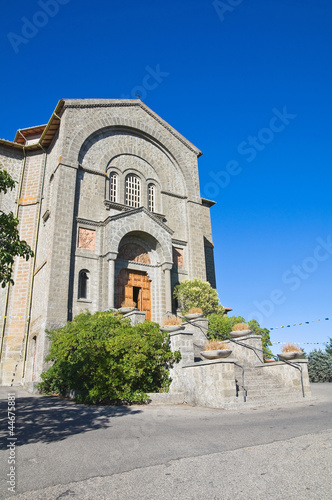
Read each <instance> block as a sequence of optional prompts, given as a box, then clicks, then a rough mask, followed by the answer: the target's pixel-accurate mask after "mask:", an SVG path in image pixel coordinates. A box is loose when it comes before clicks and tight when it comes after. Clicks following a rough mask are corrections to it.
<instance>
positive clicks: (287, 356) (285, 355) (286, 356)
mask: <svg viewBox="0 0 332 500" xmlns="http://www.w3.org/2000/svg"><path fill="white" fill-rule="evenodd" d="M303 356H304V352H282V353H280V354H278V358H279V359H281V361H290V360H291V359H301V358H303Z"/></svg>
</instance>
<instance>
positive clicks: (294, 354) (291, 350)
mask: <svg viewBox="0 0 332 500" xmlns="http://www.w3.org/2000/svg"><path fill="white" fill-rule="evenodd" d="M303 356H304V352H303V351H302V349H301V348H300V347H299V346H298V345H297V344H292V342H288V343H287V344H284V345H283V346H282V348H281V354H278V358H279V359H281V360H282V361H288V360H289V359H300V358H303Z"/></svg>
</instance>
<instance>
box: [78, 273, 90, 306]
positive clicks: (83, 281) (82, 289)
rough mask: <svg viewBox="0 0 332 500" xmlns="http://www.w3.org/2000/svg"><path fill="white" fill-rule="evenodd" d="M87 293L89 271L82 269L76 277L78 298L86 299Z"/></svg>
mask: <svg viewBox="0 0 332 500" xmlns="http://www.w3.org/2000/svg"><path fill="white" fill-rule="evenodd" d="M88 293H89V271H86V270H85V269H83V270H82V271H80V274H79V277H78V298H79V299H87V298H88Z"/></svg>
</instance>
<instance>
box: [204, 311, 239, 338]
mask: <svg viewBox="0 0 332 500" xmlns="http://www.w3.org/2000/svg"><path fill="white" fill-rule="evenodd" d="M242 322H244V319H243V318H242V316H225V315H221V314H210V315H209V329H208V332H207V336H208V338H209V339H213V338H215V339H220V340H227V339H229V338H230V335H229V333H230V332H231V331H232V329H233V326H234V325H235V324H236V323H242Z"/></svg>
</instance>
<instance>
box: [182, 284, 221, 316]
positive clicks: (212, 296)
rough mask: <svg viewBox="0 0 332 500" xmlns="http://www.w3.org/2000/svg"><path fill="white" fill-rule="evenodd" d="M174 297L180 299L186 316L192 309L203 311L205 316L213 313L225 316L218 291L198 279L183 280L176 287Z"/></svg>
mask: <svg viewBox="0 0 332 500" xmlns="http://www.w3.org/2000/svg"><path fill="white" fill-rule="evenodd" d="M174 297H175V298H177V299H178V301H179V305H180V308H181V311H182V314H183V315H185V314H186V313H187V312H188V311H189V309H191V308H192V307H199V308H200V309H202V311H203V314H204V316H207V315H208V314H212V313H219V314H224V308H223V307H222V306H221V305H220V303H219V299H218V294H217V290H215V289H214V288H212V286H211V285H210V283H208V282H207V281H202V280H200V279H198V278H195V279H193V280H183V281H182V282H181V283H180V284H179V285H177V286H176V287H175V290H174Z"/></svg>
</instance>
